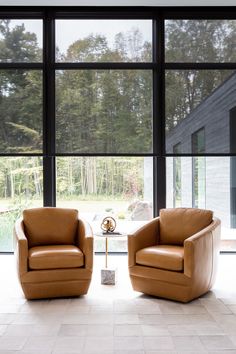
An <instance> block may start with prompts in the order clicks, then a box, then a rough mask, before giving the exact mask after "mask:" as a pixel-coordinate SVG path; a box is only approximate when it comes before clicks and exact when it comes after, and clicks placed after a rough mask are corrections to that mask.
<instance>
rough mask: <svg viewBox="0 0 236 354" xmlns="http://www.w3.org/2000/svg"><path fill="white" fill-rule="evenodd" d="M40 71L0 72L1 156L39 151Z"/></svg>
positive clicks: (40, 131) (40, 122) (40, 120)
mask: <svg viewBox="0 0 236 354" xmlns="http://www.w3.org/2000/svg"><path fill="white" fill-rule="evenodd" d="M42 107H43V105H42V72H41V71H38V70H37V71H36V70H22V69H18V70H1V69H0V125H1V130H0V151H1V153H29V154H30V153H31V154H32V153H40V152H42V129H43V126H42V125H43V119H42Z"/></svg>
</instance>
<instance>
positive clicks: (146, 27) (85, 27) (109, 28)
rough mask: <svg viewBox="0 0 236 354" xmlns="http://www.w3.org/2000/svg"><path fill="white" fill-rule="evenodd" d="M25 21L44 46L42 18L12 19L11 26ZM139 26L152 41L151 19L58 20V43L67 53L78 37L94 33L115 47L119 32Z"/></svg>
mask: <svg viewBox="0 0 236 354" xmlns="http://www.w3.org/2000/svg"><path fill="white" fill-rule="evenodd" d="M23 22H24V25H25V28H26V30H27V31H29V32H33V33H35V34H36V35H37V40H38V45H39V47H40V48H42V21H41V20H24V21H22V20H12V21H11V26H12V27H14V26H16V25H20V24H22V23H23ZM133 28H138V29H139V30H140V32H141V33H142V36H143V40H144V41H149V42H151V39H152V21H151V20H57V21H56V45H57V46H58V47H59V50H60V52H61V53H66V50H67V48H68V47H69V46H70V45H71V44H72V43H74V42H75V41H76V40H78V39H83V38H85V37H87V36H88V35H90V34H91V33H93V34H102V35H104V36H105V37H106V38H107V41H108V44H109V47H111V48H112V47H113V42H114V37H115V35H116V34H117V33H119V32H129V31H130V30H131V29H133Z"/></svg>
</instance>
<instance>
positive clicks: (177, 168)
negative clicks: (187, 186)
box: [173, 143, 181, 208]
mask: <svg viewBox="0 0 236 354" xmlns="http://www.w3.org/2000/svg"><path fill="white" fill-rule="evenodd" d="M173 152H174V154H179V153H181V144H180V143H178V144H176V145H175V146H174V147H173ZM173 198H174V199H173V206H174V208H177V207H179V206H180V205H181V158H180V157H178V156H177V157H175V158H174V159H173Z"/></svg>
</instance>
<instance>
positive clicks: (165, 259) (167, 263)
mask: <svg viewBox="0 0 236 354" xmlns="http://www.w3.org/2000/svg"><path fill="white" fill-rule="evenodd" d="M136 263H137V264H140V265H143V266H147V267H153V268H160V269H166V270H172V271H176V272H181V271H183V270H184V248H183V247H180V246H170V245H166V246H165V245H157V246H152V247H146V248H143V249H141V250H139V251H138V252H137V253H136Z"/></svg>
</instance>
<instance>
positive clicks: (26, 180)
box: [0, 157, 43, 252]
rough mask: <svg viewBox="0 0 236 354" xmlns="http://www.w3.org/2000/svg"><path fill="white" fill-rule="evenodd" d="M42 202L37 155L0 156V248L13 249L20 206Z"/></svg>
mask: <svg viewBox="0 0 236 354" xmlns="http://www.w3.org/2000/svg"><path fill="white" fill-rule="evenodd" d="M39 206H43V166H42V158H40V157H0V225H1V227H0V252H12V251H13V236H12V235H13V225H14V222H15V220H16V219H17V218H18V217H20V216H21V214H22V210H23V209H25V208H29V207H39Z"/></svg>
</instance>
